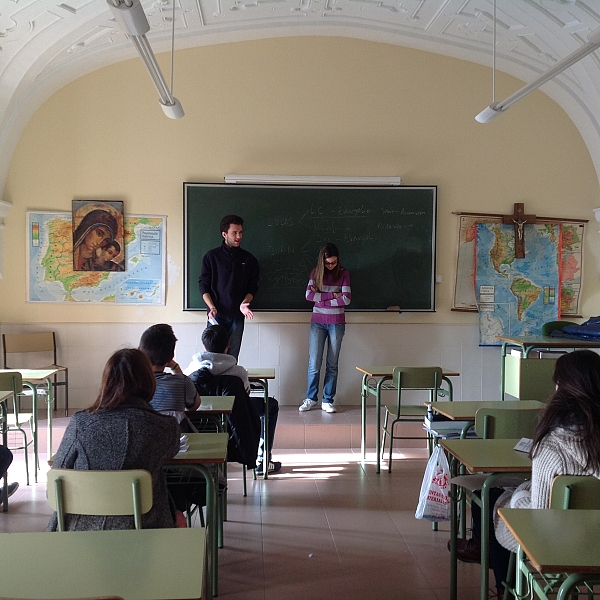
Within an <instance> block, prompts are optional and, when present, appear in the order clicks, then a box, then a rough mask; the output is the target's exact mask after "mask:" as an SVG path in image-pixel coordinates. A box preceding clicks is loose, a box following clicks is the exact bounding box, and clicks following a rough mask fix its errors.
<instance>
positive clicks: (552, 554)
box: [498, 508, 600, 600]
mask: <svg viewBox="0 0 600 600" xmlns="http://www.w3.org/2000/svg"><path fill="white" fill-rule="evenodd" d="M498 512H499V514H500V517H501V518H502V520H503V521H504V522H505V523H506V524H507V525H508V528H509V529H510V531H511V532H512V534H513V535H514V536H515V538H516V540H517V542H518V543H519V545H520V547H521V549H522V551H523V552H524V553H525V554H526V555H527V556H528V557H529V561H530V564H531V565H532V566H533V567H534V568H535V569H537V571H539V572H540V573H565V574H569V576H568V577H567V575H565V576H564V578H563V581H562V583H561V585H560V587H559V591H558V595H557V596H556V598H557V600H562V599H564V598H567V597H568V595H569V594H570V593H571V591H572V590H573V588H574V587H575V586H576V585H580V584H582V583H584V582H588V583H590V584H594V583H595V584H598V583H600V540H599V538H598V535H597V533H596V532H597V531H599V530H600V510H556V509H554V510H552V509H547V510H541V509H518V508H512V509H511V508H501V509H500V510H499V511H498ZM517 562H518V564H517V581H519V580H520V579H521V578H520V577H519V574H520V573H524V574H525V575H528V577H527V579H528V581H529V583H530V584H531V583H532V582H533V584H534V588H535V592H536V594H537V595H538V597H539V598H548V596H547V595H546V593H545V591H544V587H543V585H541V586H540V585H535V582H536V578H535V577H530V576H529V575H531V574H533V572H532V570H531V569H530V568H528V566H527V563H526V562H524V561H523V553H522V552H519V553H518V561H517ZM527 596H529V595H528V594H527Z"/></svg>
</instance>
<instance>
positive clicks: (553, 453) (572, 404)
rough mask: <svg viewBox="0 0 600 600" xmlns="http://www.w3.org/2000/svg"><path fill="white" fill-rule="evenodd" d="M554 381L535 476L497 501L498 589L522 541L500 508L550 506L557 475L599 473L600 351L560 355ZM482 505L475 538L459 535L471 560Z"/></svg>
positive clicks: (537, 437) (539, 433)
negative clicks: (511, 552) (516, 538)
mask: <svg viewBox="0 0 600 600" xmlns="http://www.w3.org/2000/svg"><path fill="white" fill-rule="evenodd" d="M553 381H554V383H555V384H556V392H555V393H554V394H553V395H552V396H551V397H550V399H549V400H548V404H547V406H546V408H545V409H544V411H543V413H542V415H541V417H540V422H539V423H538V426H537V427H536V430H535V433H534V436H533V446H532V449H531V480H530V481H526V482H524V483H523V484H521V485H520V486H519V487H518V488H516V489H514V490H506V491H504V492H503V493H501V495H500V496H499V498H498V500H497V502H496V503H495V506H494V529H495V532H490V564H491V566H492V568H493V570H494V575H495V577H496V585H497V587H498V591H499V593H500V592H501V591H502V584H501V582H502V581H503V580H505V579H506V575H507V568H508V560H509V556H510V553H509V550H510V551H513V552H514V551H516V549H517V542H516V540H515V539H514V537H513V536H512V534H511V533H510V531H509V530H508V527H507V526H506V525H505V524H504V522H503V521H502V520H501V519H500V518H499V517H498V508H502V507H508V506H510V507H511V508H548V507H549V504H550V491H551V487H552V481H553V480H554V478H555V477H556V476H557V475H593V476H595V477H598V478H600V356H598V354H596V353H595V352H592V351H591V350H578V351H575V352H571V353H569V354H564V355H563V356H561V357H560V358H559V359H558V360H557V361H556V367H555V370H554V375H553ZM492 491H493V490H492ZM499 493H500V490H498V491H497V492H496V495H498V494H499ZM490 497H492V495H491V494H490ZM479 510H480V509H479V507H478V506H476V505H475V504H473V506H472V512H473V539H471V540H459V541H460V542H462V544H461V545H460V546H459V548H458V557H459V559H463V560H464V559H466V560H467V561H469V562H475V560H474V559H476V558H477V556H479V555H480V554H477V553H480V550H479V548H478V546H477V542H478V538H479V534H480V532H479V531H477V530H476V526H477V525H478V524H479V523H480V522H481V519H480V515H479ZM490 521H491V520H490ZM494 533H495V535H494ZM473 551H475V552H473Z"/></svg>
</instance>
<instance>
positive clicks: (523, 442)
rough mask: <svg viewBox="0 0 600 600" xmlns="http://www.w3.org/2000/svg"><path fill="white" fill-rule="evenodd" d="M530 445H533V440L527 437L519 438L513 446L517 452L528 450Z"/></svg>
mask: <svg viewBox="0 0 600 600" xmlns="http://www.w3.org/2000/svg"><path fill="white" fill-rule="evenodd" d="M531 446H533V440H530V439H529V438H521V439H520V440H519V441H518V442H517V445H516V446H515V447H514V450H518V451H519V452H527V453H528V454H529V452H530V451H531Z"/></svg>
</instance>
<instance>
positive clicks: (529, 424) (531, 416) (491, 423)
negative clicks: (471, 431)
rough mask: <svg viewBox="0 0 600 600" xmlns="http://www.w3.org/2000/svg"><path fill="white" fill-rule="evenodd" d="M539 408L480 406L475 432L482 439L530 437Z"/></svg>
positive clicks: (536, 421)
mask: <svg viewBox="0 0 600 600" xmlns="http://www.w3.org/2000/svg"><path fill="white" fill-rule="evenodd" d="M542 410H543V409H541V408H518V407H514V408H508V407H507V408H480V409H479V410H478V411H477V412H476V413H475V433H476V434H477V436H478V437H480V438H483V439H494V438H495V439H507V438H515V439H517V438H519V439H520V438H532V437H533V432H534V431H535V428H536V425H537V423H538V420H539V416H540V413H541V411H542Z"/></svg>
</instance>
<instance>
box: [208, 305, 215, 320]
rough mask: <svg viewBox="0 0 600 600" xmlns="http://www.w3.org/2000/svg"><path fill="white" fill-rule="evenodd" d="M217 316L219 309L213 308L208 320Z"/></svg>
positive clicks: (209, 312)
mask: <svg viewBox="0 0 600 600" xmlns="http://www.w3.org/2000/svg"><path fill="white" fill-rule="evenodd" d="M216 316H217V307H216V306H213V307H212V308H211V309H210V310H209V311H208V314H207V318H208V319H214V318H215V317H216Z"/></svg>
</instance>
